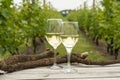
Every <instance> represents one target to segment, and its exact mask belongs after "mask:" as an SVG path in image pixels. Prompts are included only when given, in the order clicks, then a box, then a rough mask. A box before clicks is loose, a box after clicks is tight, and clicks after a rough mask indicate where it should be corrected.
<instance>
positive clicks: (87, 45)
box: [46, 34, 107, 62]
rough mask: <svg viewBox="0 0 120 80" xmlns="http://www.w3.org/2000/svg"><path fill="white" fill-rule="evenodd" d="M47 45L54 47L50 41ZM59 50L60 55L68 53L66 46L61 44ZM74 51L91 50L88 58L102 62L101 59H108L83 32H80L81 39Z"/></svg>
mask: <svg viewBox="0 0 120 80" xmlns="http://www.w3.org/2000/svg"><path fill="white" fill-rule="evenodd" d="M46 47H47V48H52V47H51V46H50V45H49V44H48V43H46ZM57 52H59V53H60V56H63V55H65V54H66V50H65V47H64V46H63V45H62V44H61V45H60V46H59V47H58V48H57ZM72 52H75V53H79V54H81V53H83V52H89V56H88V57H87V60H91V61H97V62H100V61H106V60H107V58H105V57H104V56H102V55H101V53H100V52H98V51H96V50H95V49H94V47H93V44H92V43H91V42H90V41H89V40H88V39H86V38H85V37H84V36H83V35H82V34H80V36H79V40H78V42H77V43H76V45H75V46H74V48H73V50H72Z"/></svg>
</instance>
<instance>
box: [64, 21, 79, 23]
mask: <svg viewBox="0 0 120 80" xmlns="http://www.w3.org/2000/svg"><path fill="white" fill-rule="evenodd" d="M62 23H78V22H75V21H74V22H72V21H63V22H62Z"/></svg>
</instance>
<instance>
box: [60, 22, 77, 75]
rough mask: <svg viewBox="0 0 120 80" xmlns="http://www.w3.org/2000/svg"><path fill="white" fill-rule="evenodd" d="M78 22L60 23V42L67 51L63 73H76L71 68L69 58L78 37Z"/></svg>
mask: <svg viewBox="0 0 120 80" xmlns="http://www.w3.org/2000/svg"><path fill="white" fill-rule="evenodd" d="M78 32H79V29H78V22H63V23H62V34H61V41H62V44H63V45H64V47H65V48H66V51H67V60H68V61H67V68H66V69H64V72H65V73H73V72H76V70H75V69H73V68H72V67H71V63H70V57H71V52H72V49H73V47H74V46H75V44H76V43H77V41H78V37H79V34H78Z"/></svg>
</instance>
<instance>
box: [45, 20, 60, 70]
mask: <svg viewBox="0 0 120 80" xmlns="http://www.w3.org/2000/svg"><path fill="white" fill-rule="evenodd" d="M61 28H62V19H48V20H47V27H46V35H45V37H46V39H47V41H48V43H49V44H50V45H51V46H52V47H53V48H54V64H53V66H52V67H51V69H60V68H61V67H60V66H58V65H57V63H56V49H57V47H58V46H59V45H60V44H61V40H60V34H61Z"/></svg>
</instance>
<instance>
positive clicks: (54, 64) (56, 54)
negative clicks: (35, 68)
mask: <svg viewBox="0 0 120 80" xmlns="http://www.w3.org/2000/svg"><path fill="white" fill-rule="evenodd" d="M56 55H57V53H56V49H54V64H53V65H57V63H56Z"/></svg>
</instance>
